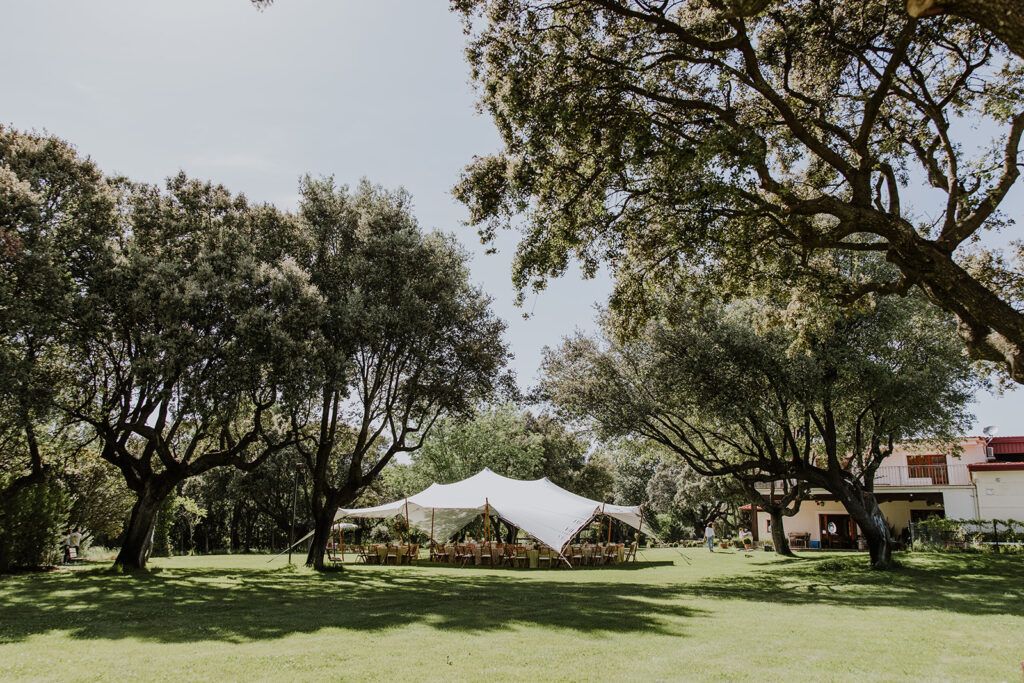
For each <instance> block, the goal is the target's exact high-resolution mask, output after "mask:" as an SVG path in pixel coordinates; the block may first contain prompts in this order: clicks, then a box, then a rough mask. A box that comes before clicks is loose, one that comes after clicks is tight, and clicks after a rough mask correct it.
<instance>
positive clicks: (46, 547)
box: [0, 479, 69, 571]
mask: <svg viewBox="0 0 1024 683" xmlns="http://www.w3.org/2000/svg"><path fill="white" fill-rule="evenodd" d="M68 507H69V502H68V496H67V493H65V491H64V489H63V487H62V486H61V485H60V484H59V483H58V482H56V481H53V480H51V479H45V480H43V481H41V482H38V483H35V484H31V485H29V486H27V487H25V488H22V489H21V490H19V491H17V492H16V493H14V494H13V495H11V496H9V497H7V498H6V499H5V500H3V501H0V571H8V570H10V569H16V568H17V569H24V568H36V567H43V566H46V565H52V564H55V563H56V562H58V561H59V560H60V557H61V556H60V553H61V548H60V543H61V538H62V535H63V533H64V532H65V531H66V529H67V520H68Z"/></svg>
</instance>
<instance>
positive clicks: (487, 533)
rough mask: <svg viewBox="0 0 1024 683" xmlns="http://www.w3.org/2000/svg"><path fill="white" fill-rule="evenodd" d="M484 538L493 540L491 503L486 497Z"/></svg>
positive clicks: (488, 540) (489, 540)
mask: <svg viewBox="0 0 1024 683" xmlns="http://www.w3.org/2000/svg"><path fill="white" fill-rule="evenodd" d="M484 540H485V541H487V542H488V543H490V542H491V503H490V501H488V500H487V499H486V498H484Z"/></svg>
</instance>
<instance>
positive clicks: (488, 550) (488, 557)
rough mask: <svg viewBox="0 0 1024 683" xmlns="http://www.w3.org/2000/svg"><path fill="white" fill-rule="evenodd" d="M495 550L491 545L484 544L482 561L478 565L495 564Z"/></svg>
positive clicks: (481, 551) (481, 549)
mask: <svg viewBox="0 0 1024 683" xmlns="http://www.w3.org/2000/svg"><path fill="white" fill-rule="evenodd" d="M493 548H494V546H492V545H491V544H490V543H484V544H483V545H482V546H480V561H479V562H477V564H481V565H482V564H484V563H487V565H488V566H490V565H492V564H493V563H494V555H493Z"/></svg>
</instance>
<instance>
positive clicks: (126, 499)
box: [56, 448, 134, 544]
mask: <svg viewBox="0 0 1024 683" xmlns="http://www.w3.org/2000/svg"><path fill="white" fill-rule="evenodd" d="M59 468H60V469H59V470H58V471H57V473H56V476H57V477H58V478H59V479H60V481H61V482H63V485H64V488H65V489H66V490H67V492H68V496H69V498H70V500H71V509H70V511H69V514H68V525H69V526H71V527H74V528H78V529H81V530H82V532H83V533H84V534H86V537H87V538H88V539H89V540H90V542H99V543H101V544H111V543H113V542H114V541H116V539H117V538H118V537H119V536H120V535H121V533H122V531H123V530H124V524H125V522H126V521H127V520H128V515H129V513H130V512H131V509H132V503H133V501H134V495H133V494H132V492H131V490H130V489H129V488H128V487H127V486H126V485H125V483H124V478H123V477H122V476H121V473H120V472H118V471H117V470H116V469H115V468H113V467H111V466H110V464H109V463H107V462H104V461H103V460H101V459H100V458H99V455H98V453H97V452H96V451H95V449H92V448H86V449H84V450H82V451H81V452H80V453H79V454H78V455H77V456H76V457H74V458H71V459H69V460H68V461H67V462H65V463H61V464H60V465H59Z"/></svg>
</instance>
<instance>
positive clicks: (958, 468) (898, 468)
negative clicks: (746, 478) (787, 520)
mask: <svg viewBox="0 0 1024 683" xmlns="http://www.w3.org/2000/svg"><path fill="white" fill-rule="evenodd" d="M970 483H971V476H970V473H969V472H968V471H967V465H960V464H958V465H883V466H881V467H879V468H878V470H876V471H875V488H876V489H880V488H886V487H889V486H904V487H908V486H967V485H968V484H970ZM770 487H771V485H770V484H757V488H758V489H759V490H762V491H767V490H768V489H769V488H770ZM775 488H776V490H777V491H779V490H781V486H780V483H776V487H775Z"/></svg>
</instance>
